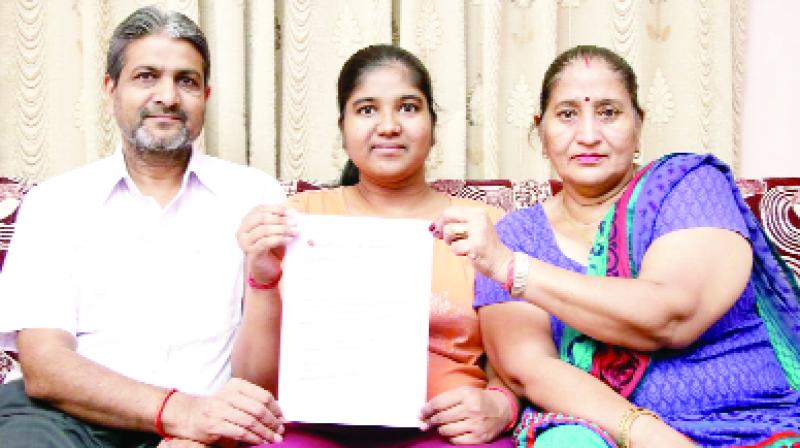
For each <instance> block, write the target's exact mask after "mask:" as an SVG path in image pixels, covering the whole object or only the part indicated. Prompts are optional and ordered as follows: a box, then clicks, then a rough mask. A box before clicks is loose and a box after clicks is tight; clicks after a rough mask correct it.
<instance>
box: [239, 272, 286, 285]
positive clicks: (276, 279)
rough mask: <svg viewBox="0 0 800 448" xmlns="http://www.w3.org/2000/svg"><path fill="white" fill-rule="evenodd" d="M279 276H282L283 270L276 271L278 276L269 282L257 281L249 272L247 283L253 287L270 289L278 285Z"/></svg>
mask: <svg viewBox="0 0 800 448" xmlns="http://www.w3.org/2000/svg"><path fill="white" fill-rule="evenodd" d="M281 277H283V271H280V272H278V276H277V277H276V278H275V280H273V281H271V282H270V283H259V282H257V281H256V279H254V278H253V274H250V275H249V276H248V277H247V284H248V285H250V287H251V288H253V289H272V288H274V287H276V286H278V282H280V281H281Z"/></svg>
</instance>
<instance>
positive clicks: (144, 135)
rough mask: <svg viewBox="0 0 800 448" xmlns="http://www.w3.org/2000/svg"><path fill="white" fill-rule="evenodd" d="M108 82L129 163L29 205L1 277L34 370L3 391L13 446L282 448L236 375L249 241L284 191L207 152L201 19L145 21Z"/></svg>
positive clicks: (119, 43) (24, 356) (121, 35)
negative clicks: (240, 444) (240, 235)
mask: <svg viewBox="0 0 800 448" xmlns="http://www.w3.org/2000/svg"><path fill="white" fill-rule="evenodd" d="M106 70H107V71H106V75H105V79H104V90H105V92H106V94H107V95H108V96H109V99H110V103H111V104H112V105H113V113H114V116H115V118H116V121H117V124H118V125H119V128H120V131H121V134H122V147H121V150H120V151H117V153H116V154H115V155H113V156H112V157H109V158H107V159H104V160H100V161H97V162H94V163H91V164H89V165H87V166H85V167H83V168H80V169H78V170H75V171H73V172H70V173H67V174H65V175H62V176H59V177H56V178H53V179H51V180H48V181H46V182H43V183H42V184H41V185H39V186H38V187H36V188H34V189H33V190H32V191H31V192H30V193H29V195H28V196H27V197H26V200H25V201H24V204H23V206H22V209H21V211H20V215H19V220H18V231H17V233H16V235H15V237H14V240H13V242H12V245H11V247H10V249H9V254H8V258H7V260H6V263H5V270H4V271H3V273H2V275H0V303H2V304H3V310H4V314H3V315H2V316H0V348H3V349H7V350H9V349H10V350H16V351H18V353H19V360H20V364H21V367H22V372H23V375H24V379H23V380H17V381H12V382H10V383H8V384H6V385H4V386H2V387H0V445H2V446H3V447H16V446H26V447H28V446H37V447H39V446H51V447H60V448H63V447H87V446H91V447H95V446H97V447H106V446H108V447H110V446H155V445H157V444H158V443H159V442H160V441H161V439H162V438H167V439H168V438H174V440H175V441H178V442H177V444H184V445H203V444H211V443H217V442H226V441H229V440H240V441H244V442H248V443H261V442H271V441H276V440H280V439H281V437H280V434H281V433H282V431H283V426H282V417H281V415H280V410H279V408H278V406H277V404H276V403H275V400H274V399H273V397H272V396H271V395H270V393H269V392H267V391H266V390H264V389H262V388H260V387H257V386H255V385H253V384H250V383H247V382H245V381H243V380H238V379H232V380H229V378H230V372H231V368H230V354H231V347H232V344H233V340H234V336H235V332H236V329H237V326H238V323H239V318H240V315H241V306H242V303H241V300H242V294H243V272H242V269H243V256H242V253H241V251H240V249H239V247H238V245H237V242H236V235H235V234H236V229H237V227H238V225H239V222H240V221H241V219H242V217H243V216H244V215H245V213H246V212H247V211H248V210H249V209H251V208H252V207H253V206H255V205H257V204H259V203H278V202H281V201H282V200H283V199H284V197H283V192H282V190H281V188H280V185H279V184H278V183H277V182H276V181H275V180H274V179H272V178H270V177H268V176H267V175H265V174H263V173H261V172H259V171H257V170H255V169H252V168H247V167H242V166H239V165H234V164H232V163H228V162H224V161H222V160H219V159H215V158H211V157H208V156H205V155H203V154H200V153H198V152H193V150H192V143H193V142H194V140H195V139H196V138H197V136H198V135H199V134H200V131H201V129H202V125H203V120H204V111H205V104H206V100H207V99H208V96H209V94H210V88H209V87H208V84H207V81H208V76H209V54H208V45H207V43H206V40H205V37H204V36H203V34H202V32H201V31H200V29H199V28H198V27H197V25H196V24H195V23H194V22H192V21H191V20H190V19H188V18H187V17H186V16H184V15H182V14H179V13H162V12H161V11H159V10H158V9H156V8H153V7H147V8H142V9H139V10H137V11H135V12H134V13H133V14H131V15H130V16H129V17H128V18H127V19H125V21H124V22H122V23H121V24H120V25H119V26H118V27H117V29H116V30H115V32H114V35H113V36H112V38H111V43H110V45H109V51H108V60H107V69H106ZM173 388H174V389H177V391H175V390H174V389H173ZM181 441H183V442H181ZM171 443H176V442H171Z"/></svg>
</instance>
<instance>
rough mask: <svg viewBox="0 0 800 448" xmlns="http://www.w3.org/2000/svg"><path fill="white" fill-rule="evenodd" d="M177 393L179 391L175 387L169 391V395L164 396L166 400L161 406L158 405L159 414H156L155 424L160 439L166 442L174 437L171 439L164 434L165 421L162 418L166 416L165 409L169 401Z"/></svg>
mask: <svg viewBox="0 0 800 448" xmlns="http://www.w3.org/2000/svg"><path fill="white" fill-rule="evenodd" d="M177 391H178V389H175V388H174V387H173V388H172V389H170V390H168V391H167V394H166V395H164V398H163V399H162V400H161V404H160V405H158V412H156V422H155V425H156V433H157V434H158V435H159V437H161V438H162V439H165V440H169V439H171V438H172V437H170V436H169V434H167V433H165V432H164V421H163V420H162V418H161V417H162V415H163V414H164V408H165V407H166V406H167V401H169V398H170V397H171V396H172V394H174V393H175V392H177Z"/></svg>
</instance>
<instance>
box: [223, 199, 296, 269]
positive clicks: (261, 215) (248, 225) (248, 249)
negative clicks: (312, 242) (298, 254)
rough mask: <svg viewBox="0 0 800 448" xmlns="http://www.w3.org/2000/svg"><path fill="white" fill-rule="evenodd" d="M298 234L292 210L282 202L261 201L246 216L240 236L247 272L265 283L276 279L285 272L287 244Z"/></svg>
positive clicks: (238, 235) (238, 234)
mask: <svg viewBox="0 0 800 448" xmlns="http://www.w3.org/2000/svg"><path fill="white" fill-rule="evenodd" d="M296 236H297V227H296V225H295V224H294V223H293V221H292V219H291V211H290V210H289V209H287V208H286V207H284V206H281V205H259V206H257V207H255V208H254V209H253V210H251V211H250V213H248V214H247V216H245V217H244V219H243V220H242V223H241V225H240V226H239V230H238V231H237V232H236V239H237V240H238V241H239V247H240V248H241V249H242V251H243V252H244V253H245V255H246V256H247V272H248V273H249V275H251V276H252V278H253V280H255V281H256V282H258V283H262V284H270V283H274V282H275V281H276V280H277V279H278V278H279V276H280V274H281V260H282V259H283V254H284V253H285V251H286V244H287V243H288V242H289V241H291V240H292V239H293V238H294V237H296Z"/></svg>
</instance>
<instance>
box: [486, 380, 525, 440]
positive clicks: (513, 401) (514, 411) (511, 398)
mask: <svg viewBox="0 0 800 448" xmlns="http://www.w3.org/2000/svg"><path fill="white" fill-rule="evenodd" d="M486 390H494V391H497V392H500V393H501V394H503V395H505V396H506V399H508V404H510V405H511V420H509V421H508V424H507V425H506V427H505V428H503V432H506V431H509V430H511V428H513V427H514V425H516V424H517V417H518V416H519V405H518V404H517V397H516V396H515V395H514V394H513V393H512V392H511V391H510V390H508V389H505V388H503V387H497V386H489V387H487V388H486Z"/></svg>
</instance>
